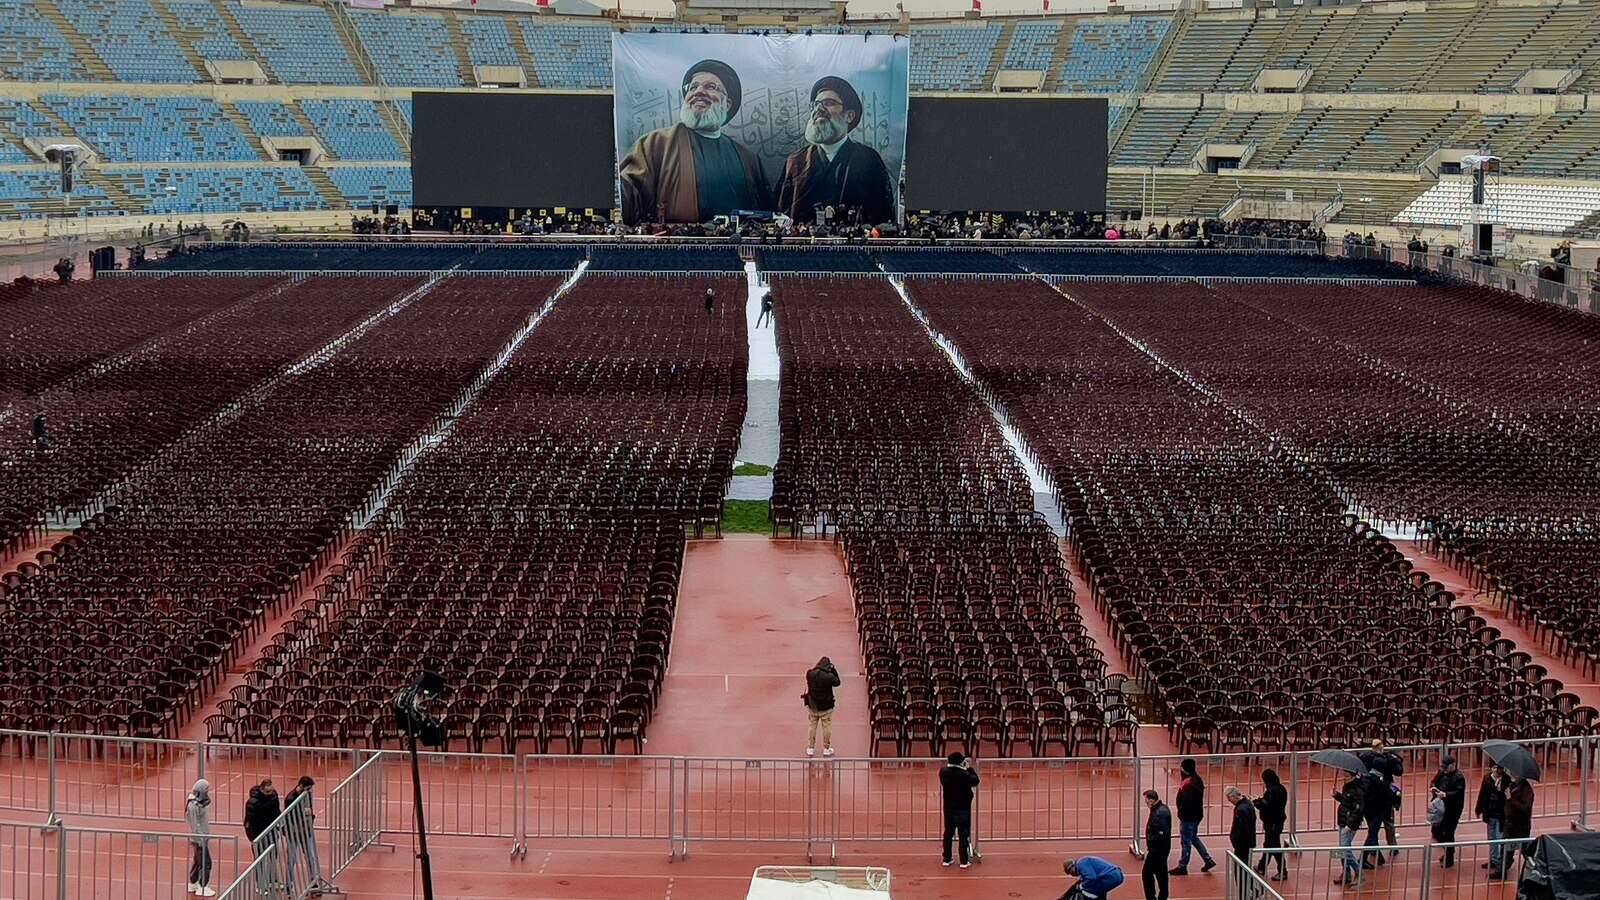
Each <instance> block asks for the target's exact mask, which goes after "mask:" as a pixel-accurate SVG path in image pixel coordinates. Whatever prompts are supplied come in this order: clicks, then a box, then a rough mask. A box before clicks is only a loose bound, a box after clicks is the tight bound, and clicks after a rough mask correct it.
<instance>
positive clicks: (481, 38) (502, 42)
mask: <svg viewBox="0 0 1600 900" xmlns="http://www.w3.org/2000/svg"><path fill="white" fill-rule="evenodd" d="M461 31H462V33H464V34H465V35H466V36H467V56H468V57H470V58H471V59H472V64H473V65H475V66H521V65H522V61H521V60H519V59H518V58H517V51H516V49H515V48H514V47H512V46H511V31H510V30H509V29H508V28H506V23H505V20H503V19H501V18H500V17H498V16H462V17H461Z"/></svg>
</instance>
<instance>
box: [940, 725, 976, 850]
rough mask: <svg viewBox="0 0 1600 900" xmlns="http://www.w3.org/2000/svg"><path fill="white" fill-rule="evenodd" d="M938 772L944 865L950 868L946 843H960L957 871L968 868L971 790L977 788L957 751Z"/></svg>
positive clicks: (968, 761) (968, 766)
mask: <svg viewBox="0 0 1600 900" xmlns="http://www.w3.org/2000/svg"><path fill="white" fill-rule="evenodd" d="M945 763H946V765H945V767H944V768H943V769H940V770H939V791H940V793H941V794H943V795H944V864H945V865H947V866H948V865H950V860H951V857H950V839H951V838H952V837H956V838H958V839H959V840H960V841H961V868H963V869H965V868H967V867H968V866H969V865H971V864H972V861H971V859H969V856H968V855H969V854H970V853H971V847H972V790H973V788H976V787H977V786H978V773H977V772H974V771H972V760H971V758H970V757H968V756H967V755H966V754H964V753H962V752H960V751H959V750H958V751H956V752H955V753H952V754H950V756H949V757H948V758H947V759H946V760H945Z"/></svg>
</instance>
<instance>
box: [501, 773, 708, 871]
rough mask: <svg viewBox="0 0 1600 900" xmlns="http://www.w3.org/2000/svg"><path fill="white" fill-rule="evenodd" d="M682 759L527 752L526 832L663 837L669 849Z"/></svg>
mask: <svg viewBox="0 0 1600 900" xmlns="http://www.w3.org/2000/svg"><path fill="white" fill-rule="evenodd" d="M682 765H683V763H682V761H681V760H678V759H676V758H674V757H656V756H526V757H524V758H523V779H524V785H523V790H522V796H523V798H524V806H525V812H524V815H523V825H524V836H525V838H526V839H529V840H532V839H538V838H615V839H622V840H642V841H665V842H666V844H667V848H668V852H669V854H671V853H673V852H675V845H674V843H673V841H674V838H675V837H676V835H677V830H676V829H677V824H678V807H677V803H678V800H679V793H678V792H679V789H680V787H681V785H680V783H679V779H680V777H681V776H680V774H679V769H680V768H681V767H682Z"/></svg>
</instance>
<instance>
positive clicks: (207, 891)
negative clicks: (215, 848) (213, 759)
mask: <svg viewBox="0 0 1600 900" xmlns="http://www.w3.org/2000/svg"><path fill="white" fill-rule="evenodd" d="M183 820H184V821H185V822H187V823H188V825H189V843H190V845H191V846H193V847H194V861H193V862H192V863H190V864H189V893H191V894H194V895H195V896H197V897H215V896H216V895H217V891H216V889H215V888H213V887H211V847H210V843H211V842H210V841H209V840H207V838H208V837H209V836H210V835H211V782H209V781H206V780H205V779H204V778H202V779H200V780H198V781H196V782H195V783H194V787H193V788H191V789H190V790H189V797H188V799H187V800H186V801H185V802H184V806H183Z"/></svg>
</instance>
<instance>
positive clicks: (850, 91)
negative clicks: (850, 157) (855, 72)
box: [811, 75, 861, 131]
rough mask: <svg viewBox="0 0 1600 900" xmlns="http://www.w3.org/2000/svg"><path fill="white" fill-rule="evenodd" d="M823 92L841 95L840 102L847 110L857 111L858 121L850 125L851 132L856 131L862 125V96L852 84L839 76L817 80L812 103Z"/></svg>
mask: <svg viewBox="0 0 1600 900" xmlns="http://www.w3.org/2000/svg"><path fill="white" fill-rule="evenodd" d="M823 91H833V92H834V93H835V94H838V95H839V102H840V103H843V104H844V108H845V109H846V110H855V114H856V120H855V121H854V122H851V123H850V130H851V131H854V130H855V129H856V126H857V125H860V124H861V95H860V94H858V93H856V89H855V88H853V87H851V86H850V82H848V81H845V80H844V79H843V78H840V77H839V76H837V75H825V76H823V77H821V78H818V79H817V83H816V84H813V85H812V86H811V102H812V103H816V102H817V95H818V94H820V93H822V92H823Z"/></svg>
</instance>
